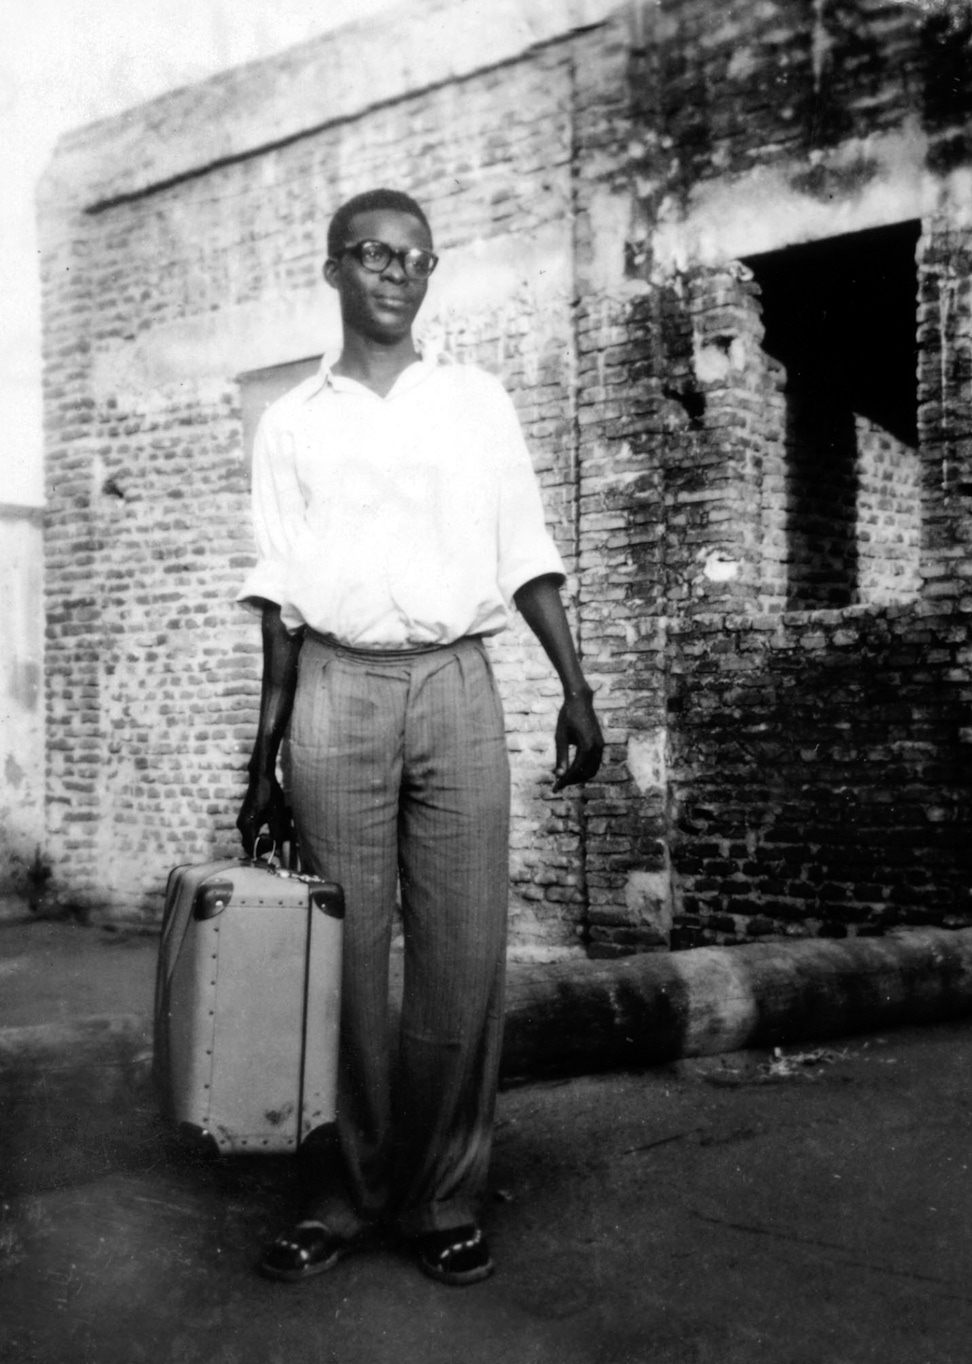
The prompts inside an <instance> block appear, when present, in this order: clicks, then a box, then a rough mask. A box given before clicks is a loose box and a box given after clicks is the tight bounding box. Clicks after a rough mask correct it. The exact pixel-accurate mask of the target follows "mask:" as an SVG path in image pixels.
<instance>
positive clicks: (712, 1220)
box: [688, 1208, 972, 1302]
mask: <svg viewBox="0 0 972 1364" xmlns="http://www.w3.org/2000/svg"><path fill="white" fill-rule="evenodd" d="M688 1213H689V1216H690V1217H694V1218H696V1219H697V1220H698V1221H699V1222H707V1223H709V1225H710V1226H714V1227H726V1228H728V1229H729V1230H730V1231H742V1232H746V1233H747V1234H749V1235H751V1236H769V1237H772V1238H773V1239H775V1240H778V1241H791V1242H794V1243H795V1244H797V1245H804V1246H814V1247H816V1249H818V1250H827V1251H833V1250H836V1251H840V1252H842V1253H843V1254H844V1255H848V1253H849V1252H848V1248H847V1246H842V1245H840V1243H839V1242H836V1241H821V1240H818V1239H817V1238H815V1237H813V1236H798V1235H796V1234H795V1233H794V1232H790V1231H778V1230H777V1229H776V1228H775V1227H759V1226H754V1225H752V1224H750V1223H746V1222H730V1221H729V1220H728V1219H727V1218H724V1217H709V1216H707V1215H706V1214H705V1213H704V1212H698V1211H697V1209H695V1208H689V1209H688ZM835 1263H839V1264H843V1265H846V1266H847V1267H848V1268H850V1269H867V1270H870V1271H871V1272H872V1273H874V1274H888V1275H891V1276H892V1277H894V1278H898V1279H913V1280H915V1281H916V1282H917V1283H926V1284H934V1285H935V1286H936V1287H941V1288H954V1287H957V1285H956V1284H954V1283H953V1282H952V1281H951V1280H949V1279H942V1278H939V1277H938V1276H937V1275H935V1274H922V1273H920V1272H919V1271H918V1270H914V1269H896V1268H895V1267H894V1266H893V1265H879V1264H872V1263H871V1262H870V1261H869V1260H853V1259H843V1260H840V1261H835ZM937 1296H939V1297H943V1298H948V1299H951V1300H954V1301H956V1302H972V1295H970V1294H968V1293H941V1294H938V1295H937Z"/></svg>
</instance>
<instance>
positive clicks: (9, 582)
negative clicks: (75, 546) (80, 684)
mask: <svg viewBox="0 0 972 1364" xmlns="http://www.w3.org/2000/svg"><path fill="white" fill-rule="evenodd" d="M42 521H43V517H42V514H41V511H40V509H39V508H37V507H29V506H22V505H13V504H10V503H6V504H5V503H2V502H0V584H2V588H0V638H2V639H3V642H4V648H3V662H2V665H0V689H2V690H0V697H2V699H0V772H2V779H0V781H2V784H0V900H2V897H4V896H5V895H8V894H10V895H15V896H22V895H23V894H24V893H25V891H28V890H29V889H30V888H31V885H32V881H31V871H32V869H33V868H34V865H35V858H36V855H37V853H38V851H39V850H40V849H41V848H42V847H43V844H44V781H43V765H44V733H43V714H42V709H43V702H42V694H41V663H42V659H43V651H44V637H43V624H42V601H41V599H42V579H43V545H42ZM15 908H16V906H15ZM0 913H2V906H0Z"/></svg>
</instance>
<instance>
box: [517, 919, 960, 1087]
mask: <svg viewBox="0 0 972 1364" xmlns="http://www.w3.org/2000/svg"><path fill="white" fill-rule="evenodd" d="M969 1013H972V929H962V930H959V931H954V932H952V931H949V930H946V929H931V928H929V929H910V930H905V931H896V932H894V933H891V934H889V935H888V936H887V937H883V938H845V939H840V940H834V939H819V938H815V939H804V940H801V941H796V942H794V941H788V942H764V943H754V944H751V945H748V944H747V945H746V946H742V947H697V948H693V949H691V950H689V951H686V952H672V953H650V954H645V955H640V956H634V957H625V958H621V959H620V960H613V961H587V960H571V961H567V962H559V963H555V964H553V965H544V966H539V965H538V966H531V967H526V966H524V965H519V966H514V967H513V968H512V969H511V971H510V979H509V986H508V997H507V1011H506V1035H505V1042H504V1047H503V1062H502V1070H503V1075H504V1077H505V1078H506V1079H507V1080H512V1079H516V1078H519V1077H526V1076H530V1077H533V1076H539V1075H544V1074H560V1075H564V1074H574V1075H577V1074H586V1073H589V1072H591V1071H596V1070H605V1069H608V1068H611V1067H616V1066H643V1065H650V1064H653V1063H658V1062H661V1061H670V1060H673V1059H675V1058H677V1057H682V1056H704V1055H711V1054H714V1053H716V1052H723V1051H735V1050H738V1049H739V1048H741V1047H769V1046H779V1045H783V1044H791V1043H796V1042H808V1041H815V1040H818V1039H823V1038H827V1037H836V1036H840V1035H842V1034H849V1033H855V1032H867V1031H872V1030H874V1029H878V1028H887V1027H893V1026H896V1025H900V1024H905V1023H930V1022H941V1021H944V1020H946V1019H951V1018H959V1017H961V1016H962V1015H965V1014H969Z"/></svg>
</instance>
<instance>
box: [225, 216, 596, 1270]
mask: <svg viewBox="0 0 972 1364" xmlns="http://www.w3.org/2000/svg"><path fill="white" fill-rule="evenodd" d="M436 260H437V257H436V256H435V254H434V252H433V250H432V234H431V231H430V228H429V224H428V221H427V219H426V217H425V214H424V213H423V211H422V209H421V208H420V207H419V205H418V204H417V203H415V201H414V200H412V199H410V198H408V197H407V196H406V195H404V194H401V193H399V192H397V191H393V190H375V191H371V192H369V193H366V194H363V195H358V196H357V197H356V198H354V199H352V200H350V201H349V202H348V203H346V204H345V205H344V206H343V207H342V208H340V209H339V210H338V212H337V213H336V214H335V216H334V219H333V221H332V223H331V226H330V229H329V232H328V259H327V262H326V264H325V266H324V277H325V279H326V280H327V282H328V284H329V285H330V286H331V287H332V288H333V289H336V290H337V293H338V296H339V300H340V308H341V318H342V322H343V329H344V337H343V348H342V350H341V353H340V355H339V357H338V358H337V360H336V361H334V362H333V363H331V362H330V361H329V360H328V358H327V357H325V359H324V362H323V363H322V367H321V370H320V372H319V374H318V375H317V376H316V377H314V378H313V379H310V380H308V381H306V382H305V383H303V384H301V385H299V386H298V387H297V388H296V389H295V390H293V391H292V392H291V393H289V394H287V395H285V396H284V398H282V399H281V400H280V401H279V402H277V403H275V404H274V405H273V406H272V407H271V408H270V409H268V411H267V414H266V416H265V417H264V419H263V421H262V423H261V426H260V430H259V432H258V436H257V440H256V444H255V450H254V468H253V496H254V519H255V529H256V539H257V547H258V562H257V566H256V568H255V569H254V571H253V572H252V574H251V575H250V577H249V578H248V579H247V582H246V584H245V586H244V588H243V591H242V592H241V593H240V600H242V601H245V602H247V603H248V604H251V605H253V606H255V607H256V608H258V609H259V610H260V611H261V613H262V621H263V644H264V680H263V693H262V698H261V706H260V721H259V729H258V735H257V739H256V744H255V747H254V752H253V757H252V759H251V762H250V769H249V770H250V783H249V787H248V790H247V794H246V798H245V800H244V803H243V807H242V810H241V812H240V816H239V819H238V821H237V824H238V828H239V830H240V833H241V835H242V838H243V842H244V845H245V846H246V847H247V848H248V849H250V848H252V846H253V843H254V840H255V838H256V835H257V834H258V832H259V830H260V829H261V827H262V826H263V825H264V824H269V825H270V827H271V829H280V828H281V827H282V824H283V821H284V805H283V795H282V792H281V790H280V788H279V786H278V784H277V779H276V776H275V765H276V758H277V751H278V748H279V745H280V741H281V738H282V737H283V735H284V732H285V730H288V734H289V745H290V756H291V765H292V800H293V809H294V820H295V824H296V831H297V837H298V840H299V844H300V847H301V850H302V854H303V857H304V860H305V863H306V864H307V866H308V869H309V870H311V871H313V872H315V873H317V874H319V875H322V876H327V877H328V878H330V879H332V880H335V881H338V882H340V883H341V884H342V885H343V887H344V891H345V897H346V904H347V915H346V919H345V930H344V943H345V949H344V950H345V958H344V965H343V1003H342V1019H341V1049H340V1078H339V1087H338V1119H337V1126H338V1133H339V1140H340V1147H341V1161H340V1168H339V1169H335V1170H334V1171H333V1173H332V1174H331V1175H330V1176H329V1182H328V1183H327V1185H326V1186H325V1187H322V1188H320V1189H319V1190H318V1191H317V1193H318V1196H317V1197H316V1198H315V1200H314V1203H313V1206H311V1207H310V1208H308V1210H307V1216H306V1217H305V1218H304V1219H302V1220H301V1221H300V1222H299V1223H298V1224H297V1225H296V1226H295V1227H294V1228H292V1229H291V1230H290V1231H289V1232H287V1233H286V1234H285V1235H283V1236H281V1237H279V1238H278V1239H277V1240H276V1241H275V1242H273V1244H272V1245H270V1246H269V1247H268V1248H267V1249H266V1251H265V1253H264V1256H263V1260H262V1262H261V1267H262V1269H263V1270H264V1272H266V1273H267V1274H269V1275H272V1276H274V1277H276V1278H282V1279H288V1280H299V1279H304V1278H308V1277H310V1276H312V1275H314V1274H317V1273H320V1272H321V1271H322V1270H325V1269H327V1268H329V1267H330V1266H331V1265H332V1264H334V1263H335V1262H336V1260H337V1259H339V1258H340V1256H342V1255H343V1254H346V1253H347V1252H348V1251H350V1250H353V1249H356V1248H360V1247H361V1246H362V1245H364V1244H366V1243H367V1241H368V1238H369V1236H370V1235H371V1234H372V1233H373V1232H374V1231H375V1230H376V1229H377V1228H379V1227H382V1226H387V1225H389V1224H390V1225H392V1226H394V1227H395V1228H396V1229H397V1230H398V1231H399V1232H400V1233H401V1234H402V1235H404V1236H405V1237H406V1238H407V1239H408V1241H409V1242H410V1244H411V1245H412V1246H413V1247H414V1249H415V1252H416V1254H417V1257H418V1261H419V1264H420V1266H421V1267H422V1269H423V1270H424V1271H425V1272H426V1273H427V1274H429V1275H431V1276H432V1277H434V1278H437V1279H439V1280H440V1281H442V1282H445V1283H452V1284H466V1283H473V1282H476V1281H477V1280H479V1279H482V1278H485V1277H486V1276H487V1275H488V1274H489V1273H491V1271H492V1268H493V1264H492V1259H491V1257H490V1252H489V1249H488V1246H487V1243H486V1240H485V1237H484V1236H483V1233H482V1230H481V1228H480V1225H479V1212H478V1207H479V1202H480V1198H481V1195H482V1191H483V1187H484V1183H485V1179H486V1171H487V1163H488V1158H489V1149H490V1138H491V1130H492V1121H493V1108H494V1102H495V1094H496V1082H497V1074H498V1067H499V1058H500V1043H501V1036H502V1021H503V979H504V964H505V945H506V913H507V896H508V824H509V768H508V761H507V754H506V745H505V739H504V733H503V719H502V713H501V708H500V703H499V699H498V696H497V692H496V687H495V683H494V681H493V676H492V672H491V669H490V664H489V659H488V656H487V653H486V649H485V646H484V644H483V637H484V636H486V635H490V634H494V633H496V632H497V631H498V630H501V629H502V628H503V627H504V625H505V624H506V622H507V618H508V614H509V610H510V607H511V604H513V603H515V605H516V607H517V608H518V609H519V610H520V612H521V614H522V615H523V617H524V619H525V620H526V621H527V623H528V624H529V625H530V627H531V629H532V630H533V631H534V633H535V634H536V636H537V638H538V639H539V640H540V642H541V644H542V645H543V647H544V649H545V650H546V653H547V655H548V656H549V658H550V660H551V662H552V663H553V665H554V667H555V668H556V670H557V673H558V675H559V677H560V679H561V682H562V683H563V687H564V695H565V699H564V704H563V707H562V709H561V711H560V715H559V719H558V722H557V731H556V768H555V772H556V782H555V787H554V789H555V790H559V789H560V788H562V787H564V786H568V785H571V784H572V783H575V782H580V781H585V780H587V779H588V778H590V777H592V776H593V775H594V774H595V772H596V771H597V769H598V767H599V765H600V760H601V752H602V747H603V743H602V738H601V733H600V729H599V727H598V722H597V719H596V717H595V715H594V711H593V707H592V704H591V690H590V688H589V687H588V685H587V683H586V682H585V680H584V676H583V674H582V672H581V668H580V664H579V662H578V659H577V655H576V653H575V650H574V646H573V643H572V640H571V637H570V631H569V629H568V625H567V621H566V617H565V615H564V610H563V607H562V604H561V601H560V594H559V586H560V584H561V583H562V581H563V568H562V564H561V561H560V557H559V555H558V553H557V550H556V548H555V547H554V545H553V543H552V541H551V540H550V537H549V535H548V534H547V531H546V529H545V526H544V522H543V514H542V508H541V503H540V497H539V492H538V489H537V486H536V481H535V478H534V475H533V470H532V467H531V465H530V461H529V456H528V454H527V451H526V448H525V446H524V443H523V438H522V435H521V433H520V429H519V425H518V423H517V420H516V416H515V412H514V409H513V406H512V403H511V402H510V400H509V398H508V397H507V395H506V394H505V392H504V391H503V389H502V387H501V386H500V385H499V383H498V382H497V381H496V380H495V379H494V378H492V377H491V376H490V375H488V374H486V373H485V372H483V371H481V370H479V369H477V368H475V367H473V366H465V365H457V364H453V363H449V362H447V361H446V360H445V359H443V358H438V357H435V356H433V355H431V354H428V353H425V352H420V351H419V349H418V348H417V346H416V344H415V341H414V339H413V335H412V325H413V322H414V320H415V316H416V314H417V313H418V310H419V308H420V306H421V304H422V301H423V299H424V297H425V294H426V290H427V288H428V280H429V276H430V275H431V274H432V271H433V270H434V268H435V265H436ZM288 726H289V729H288ZM570 749H573V750H574V756H573V760H572V761H569V758H570ZM399 887H400V895H401V908H402V920H403V927H404V939H405V976H404V997H403V1004H402V1017H401V1031H400V1038H399V1046H398V1056H397V1064H396V1075H395V1078H394V1086H393V1075H392V1062H391V1058H390V1056H389V1048H388V1045H387V1033H388V1030H387V1016H388V955H389V946H390V937H391V928H392V915H393V910H394V905H395V901H396V890H397V889H398V888H399Z"/></svg>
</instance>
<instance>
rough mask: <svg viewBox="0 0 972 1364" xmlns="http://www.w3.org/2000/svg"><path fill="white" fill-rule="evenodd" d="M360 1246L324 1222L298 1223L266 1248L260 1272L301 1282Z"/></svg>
mask: <svg viewBox="0 0 972 1364" xmlns="http://www.w3.org/2000/svg"><path fill="white" fill-rule="evenodd" d="M356 1249H358V1243H357V1242H355V1241H349V1240H347V1239H346V1238H344V1237H342V1236H335V1235H334V1233H333V1232H330V1231H328V1229H327V1227H325V1226H324V1225H323V1223H321V1222H312V1221H306V1222H298V1223H297V1225H296V1226H295V1227H294V1229H293V1230H292V1231H289V1232H284V1233H283V1235H281V1236H278V1237H277V1239H276V1240H275V1241H271V1242H270V1244H269V1245H268V1246H267V1247H266V1248H265V1249H264V1251H263V1255H262V1257H261V1259H260V1271H261V1273H263V1274H266V1275H267V1276H268V1278H271V1279H283V1280H285V1282H287V1283H299V1282H300V1281H301V1280H302V1279H312V1278H313V1277H314V1275H315V1274H323V1273H324V1271H325V1270H327V1269H331V1268H332V1267H333V1266H334V1265H336V1264H337V1262H338V1260H340V1259H341V1258H342V1257H343V1256H345V1255H348V1254H350V1253H351V1251H353V1250H356Z"/></svg>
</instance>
